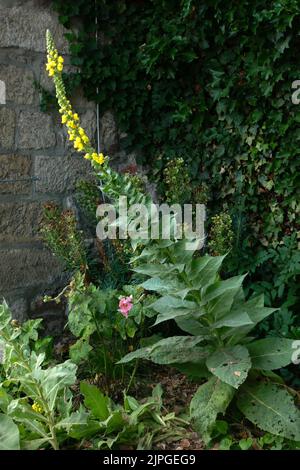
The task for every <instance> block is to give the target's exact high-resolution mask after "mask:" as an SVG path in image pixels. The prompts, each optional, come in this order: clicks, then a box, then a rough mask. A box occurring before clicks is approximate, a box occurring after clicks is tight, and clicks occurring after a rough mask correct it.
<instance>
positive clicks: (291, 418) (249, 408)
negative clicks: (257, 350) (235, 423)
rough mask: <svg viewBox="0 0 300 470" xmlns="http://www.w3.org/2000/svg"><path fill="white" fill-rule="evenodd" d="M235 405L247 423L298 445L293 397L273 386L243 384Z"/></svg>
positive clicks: (299, 422)
mask: <svg viewBox="0 0 300 470" xmlns="http://www.w3.org/2000/svg"><path fill="white" fill-rule="evenodd" d="M237 405H238V407H239V409H240V410H241V411H242V413H244V415H245V416H246V418H248V419H249V421H252V423H254V424H255V425H257V426H258V427H259V428H261V429H263V430H264V431H267V432H270V433H272V434H276V435H278V436H282V437H286V438H288V439H292V440H295V441H300V411H299V410H298V409H297V408H296V406H295V404H294V400H293V397H292V395H290V393H288V392H287V390H285V389H284V388H283V387H282V386H280V385H278V384H273V383H270V382H268V383H257V384H245V385H243V386H242V387H241V389H240V391H239V394H238V400H237Z"/></svg>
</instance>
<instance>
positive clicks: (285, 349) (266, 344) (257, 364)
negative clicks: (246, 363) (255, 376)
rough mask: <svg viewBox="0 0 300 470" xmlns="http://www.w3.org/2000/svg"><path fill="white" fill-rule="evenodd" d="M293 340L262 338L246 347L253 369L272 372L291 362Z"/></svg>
mask: <svg viewBox="0 0 300 470" xmlns="http://www.w3.org/2000/svg"><path fill="white" fill-rule="evenodd" d="M293 343H294V340H293V339H286V338H264V339H259V340H257V341H254V342H252V343H250V344H248V345H247V349H248V351H249V353H250V356H251V361H252V365H253V367H254V368H255V369H265V370H273V369H279V368H280V367H285V366H287V365H288V364H290V363H291V362H292V354H293V351H294V350H293V347H292V345H293Z"/></svg>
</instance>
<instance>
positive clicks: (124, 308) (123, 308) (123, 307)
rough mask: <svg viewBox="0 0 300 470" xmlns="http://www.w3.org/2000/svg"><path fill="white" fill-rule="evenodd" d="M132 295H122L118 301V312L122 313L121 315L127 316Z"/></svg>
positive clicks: (130, 306)
mask: <svg viewBox="0 0 300 470" xmlns="http://www.w3.org/2000/svg"><path fill="white" fill-rule="evenodd" d="M132 307H133V305H132V295H130V296H129V297H122V299H121V300H120V302H119V312H120V313H122V315H123V316H124V317H125V318H127V317H128V313H129V312H130V310H131V309H132Z"/></svg>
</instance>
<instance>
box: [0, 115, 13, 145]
mask: <svg viewBox="0 0 300 470" xmlns="http://www.w3.org/2000/svg"><path fill="white" fill-rule="evenodd" d="M15 127H16V116H15V113H14V111H13V110H12V109H9V108H7V107H6V106H0V147H3V148H5V149H11V148H12V146H13V145H14V139H15Z"/></svg>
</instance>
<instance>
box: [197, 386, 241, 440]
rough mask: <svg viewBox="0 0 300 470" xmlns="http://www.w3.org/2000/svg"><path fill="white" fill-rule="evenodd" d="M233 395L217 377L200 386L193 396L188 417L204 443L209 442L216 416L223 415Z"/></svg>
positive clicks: (232, 390) (229, 387)
mask: <svg viewBox="0 0 300 470" xmlns="http://www.w3.org/2000/svg"><path fill="white" fill-rule="evenodd" d="M234 393H235V392H234V388H233V387H231V386H230V385H228V384H226V383H224V382H222V381H221V380H219V379H218V378H217V377H211V378H210V379H209V380H208V382H206V383H205V384H203V385H200V387H199V388H198V390H197V392H196V393H195V395H194V396H193V398H192V401H191V405H190V415H191V419H192V423H193V426H194V428H195V429H196V431H197V432H198V433H199V435H200V436H201V437H202V439H203V440H204V442H206V443H207V442H208V441H209V439H210V434H211V431H212V429H213V427H214V424H215V422H216V419H217V417H218V414H219V413H222V414H224V413H225V411H226V409H227V407H228V405H229V403H230V402H231V400H232V398H233V396H234Z"/></svg>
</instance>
